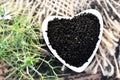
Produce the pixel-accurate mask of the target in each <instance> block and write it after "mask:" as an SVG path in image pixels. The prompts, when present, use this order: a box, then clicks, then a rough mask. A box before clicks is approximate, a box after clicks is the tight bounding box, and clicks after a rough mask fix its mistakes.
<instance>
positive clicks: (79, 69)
mask: <svg viewBox="0 0 120 80" xmlns="http://www.w3.org/2000/svg"><path fill="white" fill-rule="evenodd" d="M84 13H85V14H87V13H90V14H92V15H94V16H96V17H97V19H98V20H99V25H100V32H99V36H98V41H97V43H96V46H95V49H94V50H93V53H92V55H91V56H90V57H89V59H88V60H87V62H85V63H84V64H83V65H82V66H79V67H76V66H72V65H70V64H68V63H66V62H65V60H63V59H62V58H61V57H60V56H59V55H58V53H57V51H56V50H55V49H53V47H52V45H51V44H50V42H49V38H48V35H47V34H48V23H49V22H50V21H53V20H54V19H55V18H58V19H59V20H60V19H72V18H73V17H63V16H48V17H47V18H46V19H45V20H44V21H43V24H42V31H43V38H44V40H45V42H46V44H47V46H48V48H49V49H50V51H51V52H52V53H53V55H54V56H55V57H56V58H57V59H58V60H59V61H60V62H62V63H63V64H64V65H65V66H66V67H68V68H69V69H71V70H73V71H75V72H82V71H84V70H85V69H86V68H87V67H88V66H89V64H90V63H91V61H92V60H93V58H94V56H95V54H96V52H97V50H98V47H99V45H100V42H101V38H102V34H103V19H102V16H101V14H100V13H99V12H98V11H97V10H95V9H88V10H85V11H83V12H80V13H79V14H77V15H75V16H79V15H82V14H84ZM71 53H72V52H71ZM63 54H64V53H63ZM83 57H84V56H83Z"/></svg>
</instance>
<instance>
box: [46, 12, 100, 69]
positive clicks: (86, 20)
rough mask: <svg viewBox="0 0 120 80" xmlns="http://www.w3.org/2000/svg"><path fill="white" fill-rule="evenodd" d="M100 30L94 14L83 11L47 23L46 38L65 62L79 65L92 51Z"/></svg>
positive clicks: (85, 60)
mask: <svg viewBox="0 0 120 80" xmlns="http://www.w3.org/2000/svg"><path fill="white" fill-rule="evenodd" d="M99 32H100V24H99V20H98V18H97V17H96V16H94V15H92V14H90V13H87V14H86V13H85V14H82V15H79V16H75V17H74V18H73V19H71V20H70V19H68V20H66V19H60V20H59V19H57V18H55V19H54V20H53V21H50V22H49V23H48V34H47V35H48V38H49V42H50V44H51V45H52V48H53V49H55V50H56V51H57V53H58V55H59V56H60V57H61V58H62V59H63V60H65V62H66V63H68V64H70V65H72V66H76V67H80V66H82V65H83V64H84V63H85V62H87V60H88V58H89V57H90V56H91V54H92V53H93V50H94V49H95V46H96V43H97V41H98V36H99Z"/></svg>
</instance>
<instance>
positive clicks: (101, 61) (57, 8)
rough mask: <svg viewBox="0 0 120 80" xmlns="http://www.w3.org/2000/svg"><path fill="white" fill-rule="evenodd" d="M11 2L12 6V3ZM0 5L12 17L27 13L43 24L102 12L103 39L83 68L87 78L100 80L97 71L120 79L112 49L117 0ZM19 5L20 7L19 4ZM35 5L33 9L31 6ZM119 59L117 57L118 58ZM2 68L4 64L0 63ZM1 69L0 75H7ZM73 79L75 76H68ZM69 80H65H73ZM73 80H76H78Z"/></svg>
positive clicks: (119, 20) (117, 31) (119, 31)
mask: <svg viewBox="0 0 120 80" xmlns="http://www.w3.org/2000/svg"><path fill="white" fill-rule="evenodd" d="M11 3H14V4H11ZM0 4H4V5H3V6H6V7H7V9H8V10H11V9H12V10H11V11H12V14H19V13H21V14H22V13H28V17H30V19H32V17H31V16H34V21H37V22H38V23H40V24H41V23H42V21H43V20H44V19H45V18H46V17H47V16H50V15H61V16H74V15H75V14H77V13H78V12H80V11H82V10H85V9H89V8H94V9H97V10H98V11H100V12H101V14H102V16H103V19H104V36H103V38H102V42H101V45H100V47H99V50H98V52H97V55H96V56H95V58H94V60H93V62H92V63H91V65H90V66H89V67H88V68H87V69H86V72H87V73H92V74H95V75H90V76H89V77H87V76H84V77H86V79H88V80H90V77H93V76H96V77H97V78H99V79H101V75H100V74H97V73H98V70H100V71H101V73H102V74H103V75H104V76H114V75H115V76H114V77H115V78H120V69H119V67H120V64H119V63H120V62H119V60H120V57H118V58H116V55H115V50H116V47H117V46H118V43H117V42H118V41H119V38H120V0H31V2H29V1H28V0H16V2H15V1H14V0H11V1H7V0H2V1H1V2H0ZM21 4H22V5H21ZM26 6H27V7H28V10H26V11H23V10H22V9H23V7H26ZM33 6H34V7H33ZM117 56H119V54H118V55H117ZM1 65H2V66H3V64H1ZM6 72H7V70H6V69H5V71H3V69H2V68H1V72H0V73H1V74H3V73H6ZM71 77H74V76H71ZM71 77H68V78H69V79H67V78H66V80H72V79H71ZM84 77H83V78H82V77H80V78H81V79H80V78H79V77H78V79H79V80H86V79H84ZM78 79H76V80H78Z"/></svg>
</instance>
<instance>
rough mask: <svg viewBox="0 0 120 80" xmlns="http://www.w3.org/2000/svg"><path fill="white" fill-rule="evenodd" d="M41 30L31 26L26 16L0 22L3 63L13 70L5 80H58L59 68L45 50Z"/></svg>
mask: <svg viewBox="0 0 120 80" xmlns="http://www.w3.org/2000/svg"><path fill="white" fill-rule="evenodd" d="M40 29H41V26H40V25H39V24H37V23H31V21H29V20H28V19H27V18H26V16H16V17H13V18H12V20H4V19H3V20H0V59H1V60H3V61H5V62H6V63H7V64H8V67H9V68H10V70H11V71H10V72H9V73H8V74H6V77H5V80H8V79H9V78H11V77H12V78H14V79H15V80H23V79H27V80H35V79H36V78H37V79H40V80H49V79H50V80H51V79H52V80H54V79H55V80H57V79H58V77H59V76H61V75H62V74H60V73H58V72H59V70H60V68H61V64H60V65H54V63H55V64H56V63H59V62H58V61H57V60H55V59H54V58H53V57H52V56H47V55H46V52H47V51H46V50H45V49H44V48H42V47H43V46H45V44H43V43H41V40H42V35H41V30H40Z"/></svg>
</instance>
